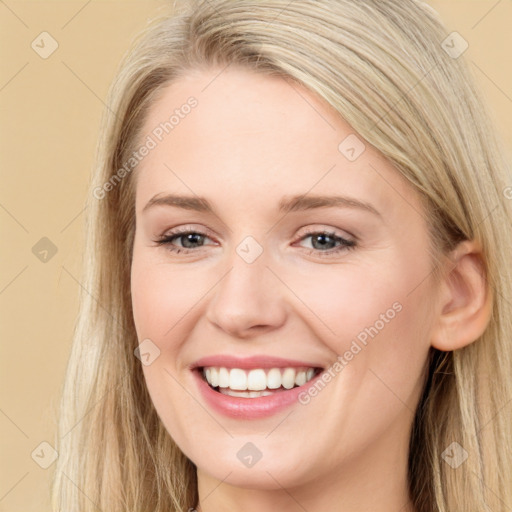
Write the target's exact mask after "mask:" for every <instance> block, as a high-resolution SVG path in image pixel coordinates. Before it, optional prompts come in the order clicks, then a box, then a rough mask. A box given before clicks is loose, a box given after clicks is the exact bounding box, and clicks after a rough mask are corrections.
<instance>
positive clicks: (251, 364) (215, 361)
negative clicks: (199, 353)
mask: <svg viewBox="0 0 512 512" xmlns="http://www.w3.org/2000/svg"><path fill="white" fill-rule="evenodd" d="M205 366H218V367H225V368H241V369H250V368H295V367H304V366H306V367H308V368H322V365H319V364H316V363H311V362H308V361H297V360H295V359H283V358H281V357H272V356H265V355H261V356H251V357H243V358H240V357H235V356H230V355H225V356H223V355H216V356H209V357H203V358H201V359H199V360H198V361H196V362H195V363H193V364H192V365H191V366H190V368H191V369H195V368H202V367H205Z"/></svg>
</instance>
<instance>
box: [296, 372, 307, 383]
mask: <svg viewBox="0 0 512 512" xmlns="http://www.w3.org/2000/svg"><path fill="white" fill-rule="evenodd" d="M295 384H297V386H302V385H303V384H306V372H304V371H302V372H297V375H296V376H295Z"/></svg>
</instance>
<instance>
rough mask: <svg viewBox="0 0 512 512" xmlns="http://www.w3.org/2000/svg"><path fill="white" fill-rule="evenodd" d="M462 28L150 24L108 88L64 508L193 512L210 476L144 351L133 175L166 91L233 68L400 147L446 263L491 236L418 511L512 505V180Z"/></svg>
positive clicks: (439, 372) (352, 21) (395, 23)
mask: <svg viewBox="0 0 512 512" xmlns="http://www.w3.org/2000/svg"><path fill="white" fill-rule="evenodd" d="M449 37H450V35H449V33H448V32H447V30H446V29H445V28H444V27H443V25H442V23H441V22H440V20H439V19H438V16H437V14H436V13H435V11H433V9H432V8H431V7H429V6H428V5H427V4H425V3H424V2H422V1H420V0H365V1H364V2H362V1H356V0H294V1H293V2H290V1H289V0H204V1H199V0H191V1H188V2H183V3H181V2H180V3H179V4H178V5H175V6H172V9H171V8H170V10H169V12H168V13H167V12H166V13H165V14H164V15H163V16H159V17H158V19H157V20H155V21H153V22H151V23H150V24H149V26H148V27H147V29H146V30H145V31H144V33H143V34H142V35H141V36H140V37H139V38H138V39H137V40H136V42H135V44H134V47H133V48H132V49H131V50H130V51H129V52H128V53H127V55H126V56H125V58H124V61H123V62H122V65H121V68H120V70H119V72H118V75H117V78H116V80H115V81H114V83H113V84H112V87H111V89H110V93H109V98H108V109H107V110H106V111H105V115H104V119H103V126H102V131H101V135H100V140H99V143H98V150H97V155H96V164H95V168H94V173H93V175H92V178H91V182H90V196H89V202H88V208H87V219H88V221H87V226H86V228H87V229H86V240H85V256H84V260H83V269H84V270H83V277H82V279H81V283H82V293H81V297H80V312H79V316H78V320H77V322H76V326H75V332H74V339H73V345H72V348H71V354H70V358H69V362H68V367H67V373H66V377H65V381H64V385H63V390H62V400H61V405H60V410H59V411H58V414H59V429H58V435H57V437H56V440H55V443H56V445H57V450H58V452H59V458H58V460H57V463H56V467H55V472H54V478H53V487H52V496H53V507H54V510H56V511H62V512H64V511H65V512H71V511H76V512H78V511H80V512H88V511H91V512H92V511H96V510H97V508H99V509H101V510H104V511H108V512H121V511H123V512H125V511H126V510H130V511H143V510H145V511H154V512H164V511H165V512H169V511H180V512H181V511H187V510H188V509H189V508H190V507H194V506H195V505H196V503H197V498H198V495H197V481H196V472H195V470H196V468H195V466H194V464H193V463H192V462H191V461H190V460H189V459H188V458H187V457H185V455H184V454H183V453H182V452H181V451H180V449H179V448H178V447H177V445H176V444H175V443H174V441H173V440H172V438H171V437H170V435H169V434H168V432H167V431H166V430H165V427H164V425H163V424H162V422H161V420H160V419H159V417H158V415H157V413H156V411H155V409H154V407H153V405H152V402H151V399H150V396H149V394H148V392H147V389H146V386H145V382H144V377H143V373H142V367H141V362H140V361H139V359H138V358H137V357H135V355H134V350H135V349H136V347H137V346H138V344H139V343H140V342H141V341H142V340H137V336H136V332H135V326H134V323H133V316H132V309H131V296H130V265H131V255H132V245H133V238H134V229H135V209H134V207H135V201H134V179H133V177H134V172H132V171H131V169H128V170H126V169H127V168H126V167H125V168H124V169H125V172H120V169H122V168H123V166H124V165H125V163H126V162H127V161H128V160H129V159H130V155H132V153H133V151H134V150H135V149H136V148H137V143H138V138H139V137H140V129H141V126H142V125H143V122H144V119H145V116H146V114H147V112H148V108H149V107H150V106H151V105H152V103H153V102H154V100H155V98H156V97H157V94H158V93H159V92H161V91H162V88H163V87H164V86H166V85H168V84H170V83H172V82H173V81H174V80H177V79H179V78H180V76H184V75H185V73H187V71H188V70H193V69H205V68H213V67H215V69H218V70H219V72H222V70H223V69H224V68H226V67H227V66H230V65H236V66H244V67H246V68H248V69H251V70H255V71H257V72H260V73H265V74H269V75H274V76H280V77H283V78H286V79H287V80H290V83H292V84H293V83H297V84H301V85H303V86H305V87H306V88H308V90H310V91H311V92H313V93H315V94H316V95H318V97H320V98H321V99H323V100H324V101H325V103H326V104H327V105H330V106H331V107H333V108H334V109H335V110H336V111H337V112H338V113H339V114H340V117H341V118H343V119H344V120H345V121H346V122H347V123H349V124H350V125H351V126H352V127H353V128H354V130H355V131H356V132H357V133H358V134H359V135H360V136H361V137H363V138H364V139H365V140H366V141H367V142H368V143H369V144H371V145H372V146H374V147H375V148H376V149H377V150H379V151H380V152H381V153H382V154H383V155H384V156H385V157H387V158H388V159H389V160H390V161H391V163H392V164H393V165H394V166H395V168H396V170H397V172H399V173H401V175H403V176H404V177H405V178H406V179H407V180H408V181H409V183H410V184H411V185H412V187H414V189H416V190H418V191H419V192H420V194H421V197H422V199H423V200H424V203H425V205H426V206H425V208H426V216H427V218H428V221H429V228H430V232H431V243H432V250H433V255H434V260H435V262H436V265H438V264H439V263H440V262H441V261H443V259H442V258H443V256H444V255H446V254H447V251H449V250H451V249H453V248H454V247H455V245H456V244H457V243H458V242H460V241H461V240H476V241H478V242H479V244H480V245H481V247H482V250H483V254H484V255H485V273H486V280H487V284H488V289H489V293H490V294H491V295H492V300H493V306H492V308H493V309H492V317H491V320H490V322H489V324H488V326H487V328H486V330H485V332H484V333H483V334H482V336H481V337H480V338H479V339H478V340H476V341H475V342H473V343H471V344H469V345H468V346H466V347H464V348H461V349H458V350H455V351H452V352H441V351H438V350H436V349H431V351H430V358H429V361H428V362H427V363H428V371H427V372H426V375H425V387H424V392H423V396H422V397H421V400H420V402H419V405H418V408H417V412H416V416H415V419H414V423H413V428H412V432H411V438H410V455H409V468H408V471H409V473H408V475H409V488H410V494H411V498H412V501H413V503H414V505H415V507H416V509H417V511H418V512H432V511H441V512H453V511H455V510H464V511H469V512H476V511H484V510H492V511H493V512H505V511H508V510H511V509H512V482H511V474H512V446H511V439H512V430H511V429H512V426H511V423H512V422H511V413H510V408H511V403H510V402H509V401H510V400H511V399H512V334H511V333H512V313H511V304H512V274H511V272H512V200H510V197H511V195H512V194H510V192H511V191H512V189H511V188H510V186H512V175H511V171H510V167H509V166H508V159H507V157H506V156H505V148H504V146H503V143H502V142H501V141H500V139H499V138H498V136H497V135H496V133H495V128H494V123H493V122H492V119H491V118H490V116H489V114H488V113H487V109H486V107H485V106H484V105H485V104H484V100H483V98H482V97H481V96H480V93H479V91H478V90H477V89H476V87H475V85H474V82H475V80H474V77H473V75H472V73H471V71H470V70H469V67H468V65H467V63H466V62H465V60H464V55H462V56H460V55H458V54H457V51H454V50H453V48H455V50H457V49H458V48H461V47H462V46H461V45H463V42H461V40H453V39H449ZM447 38H448V39H447ZM447 41H448V43H447ZM199 102H200V99H199ZM199 108H200V105H199ZM340 142H341V141H340ZM107 183H109V184H110V185H108V186H107V185H106V184H107ZM507 191H508V192H509V193H508V194H507ZM507 197H508V198H507ZM438 267H439V265H438ZM436 268H437V267H436ZM452 443H458V445H460V447H459V446H457V445H452ZM450 446H451V447H452V448H450ZM453 446H455V447H456V449H457V450H459V451H460V450H464V451H465V452H461V453H466V454H467V459H466V460H465V461H464V462H463V463H462V464H461V465H460V466H459V467H456V468H455V467H452V465H450V464H448V463H447V462H446V456H444V455H443V454H445V453H446V452H445V450H447V449H448V452H449V453H450V454H452V452H450V450H453Z"/></svg>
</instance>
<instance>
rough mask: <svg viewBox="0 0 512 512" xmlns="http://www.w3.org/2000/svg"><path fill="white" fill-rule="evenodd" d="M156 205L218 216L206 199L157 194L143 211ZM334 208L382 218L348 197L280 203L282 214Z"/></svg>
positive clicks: (299, 198)
mask: <svg viewBox="0 0 512 512" xmlns="http://www.w3.org/2000/svg"><path fill="white" fill-rule="evenodd" d="M156 205H166V206H174V207H176V208H183V209H184V210H193V211H196V212H203V213H212V214H214V215H216V213H215V209H214V208H213V207H212V205H211V204H210V202H209V201H208V200H207V199H205V198H204V197H198V196H195V197H194V196H182V195H175V194H166V195H158V194H157V195H156V196H154V197H152V198H151V199H150V200H149V201H148V203H147V204H146V206H144V208H143V209H142V211H143V212H145V211H146V210H148V209H149V208H151V207H153V206H156ZM332 207H338V208H354V209H359V210H364V211H368V212H370V213H372V214H374V215H377V216H378V217H381V214H380V212H379V211H378V210H377V209H376V208H375V207H374V206H372V205H371V204H370V203H366V202H364V201H360V200H358V199H355V198H353V197H346V196H325V195H297V196H291V197H285V198H283V199H282V200H281V201H280V203H279V208H278V210H279V212H281V213H290V212H297V211H303V210H313V209H316V208H332Z"/></svg>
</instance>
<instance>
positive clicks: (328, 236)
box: [313, 234, 333, 248]
mask: <svg viewBox="0 0 512 512" xmlns="http://www.w3.org/2000/svg"><path fill="white" fill-rule="evenodd" d="M326 238H330V239H331V243H332V241H333V240H332V237H331V236H330V235H326V234H320V235H317V236H316V237H313V246H314V245H315V243H314V242H315V240H318V239H321V240H322V242H321V243H320V248H325V243H326V242H325V239H326ZM327 243H329V242H327ZM315 248H316V247H315Z"/></svg>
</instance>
